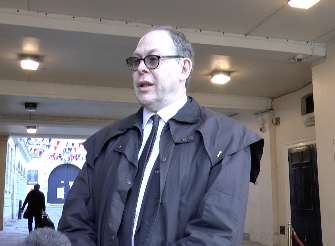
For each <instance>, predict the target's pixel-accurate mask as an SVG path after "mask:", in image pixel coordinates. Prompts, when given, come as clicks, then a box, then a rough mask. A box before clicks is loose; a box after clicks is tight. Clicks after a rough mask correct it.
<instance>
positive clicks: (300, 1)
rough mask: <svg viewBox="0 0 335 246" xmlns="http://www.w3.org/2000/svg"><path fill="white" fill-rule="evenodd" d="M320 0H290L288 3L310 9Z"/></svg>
mask: <svg viewBox="0 0 335 246" xmlns="http://www.w3.org/2000/svg"><path fill="white" fill-rule="evenodd" d="M319 1H320V0H289V1H288V5H290V6H291V7H293V8H299V9H309V8H310V7H312V6H313V5H315V4H317V3H318V2H319Z"/></svg>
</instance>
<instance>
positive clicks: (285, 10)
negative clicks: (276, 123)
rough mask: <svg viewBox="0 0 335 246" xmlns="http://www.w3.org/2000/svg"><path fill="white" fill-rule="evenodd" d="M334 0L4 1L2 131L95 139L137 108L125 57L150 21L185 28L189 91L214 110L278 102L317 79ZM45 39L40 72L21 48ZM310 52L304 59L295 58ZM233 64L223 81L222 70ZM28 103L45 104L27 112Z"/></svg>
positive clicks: (0, 23) (333, 32)
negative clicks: (292, 3)
mask: <svg viewBox="0 0 335 246" xmlns="http://www.w3.org/2000/svg"><path fill="white" fill-rule="evenodd" d="M334 13H335V1H331V0H321V1H320V2H319V3H318V4H317V5H316V6H314V7H313V8H311V9H310V10H297V9H292V8H290V7H288V5H287V1H286V0H272V1H268V0H253V1H244V0H234V1H228V0H208V1H200V0H185V1H175V0H171V1H153V0H148V1H129V0H124V1H113V0H98V1H90V0H72V1H69V0H67V1H64V0H58V1H50V0H30V1H27V0H25V1H19V0H2V1H0V85H1V86H0V118H1V123H0V132H3V133H9V134H22V133H24V126H25V125H26V124H28V123H34V122H37V123H38V124H39V127H40V134H44V135H48V134H52V135H72V136H73V135H80V136H86V135H88V134H91V133H92V132H94V131H96V130H97V129H98V128H100V127H101V126H103V125H106V124H108V123H110V122H112V121H113V120H116V119H120V118H122V117H124V116H126V115H128V114H129V113H132V112H134V111H136V109H137V107H138V105H137V104H136V100H135V98H134V97H133V95H132V92H131V90H132V89H131V87H132V82H131V78H130V75H129V72H128V70H127V68H126V66H125V63H124V59H125V57H127V56H128V55H129V54H131V53H132V51H133V49H134V48H135V46H136V43H137V40H138V37H139V36H140V35H141V33H143V32H144V31H145V30H147V29H148V28H149V27H150V25H156V24H160V25H172V26H176V27H178V28H181V29H183V30H184V31H185V32H186V35H188V37H189V38H190V40H191V41H192V42H193V44H194V48H195V52H196V59H195V64H196V65H195V69H194V73H193V75H192V82H191V87H190V88H189V92H190V94H191V95H192V96H194V97H196V98H197V99H198V100H199V101H200V102H201V103H202V104H204V105H206V106H209V107H211V108H213V109H215V110H218V111H221V112H226V113H228V114H231V115H233V114H235V113H240V114H241V113H246V112H247V113H255V112H258V111H262V110H266V109H268V108H270V107H271V105H270V103H271V99H272V98H276V97H279V96H281V95H284V94H287V93H289V92H292V91H294V90H296V89H298V88H301V87H303V86H305V85H306V84H308V83H310V82H311V81H312V74H311V66H312V64H313V62H316V61H319V60H320V59H322V58H323V57H324V55H325V54H326V47H327V45H328V44H330V43H333V41H334V40H335V24H334V23H335V15H334ZM27 37H32V38H35V40H37V41H38V44H39V48H38V52H37V53H38V54H40V55H42V56H43V63H42V65H41V69H40V70H38V71H37V72H35V73H27V72H23V71H22V70H20V69H19V67H18V61H17V55H18V54H19V53H22V52H23V50H22V47H23V42H24V40H26V39H27ZM298 54H302V57H303V61H302V62H300V63H297V62H294V61H293V60H292V57H294V56H296V55H298ZM219 68H221V69H226V70H229V71H233V73H232V81H231V82H230V83H228V84H226V85H224V86H214V85H212V84H210V83H209V74H210V73H211V71H213V70H214V69H219ZM25 101H36V102H38V103H39V107H38V111H37V112H36V113H34V114H33V117H32V118H31V119H29V118H28V114H27V112H25V111H24V107H23V103H24V102H25Z"/></svg>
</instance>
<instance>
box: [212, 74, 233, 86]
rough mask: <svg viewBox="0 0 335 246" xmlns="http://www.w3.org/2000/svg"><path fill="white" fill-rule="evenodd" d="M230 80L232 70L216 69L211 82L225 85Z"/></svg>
mask: <svg viewBox="0 0 335 246" xmlns="http://www.w3.org/2000/svg"><path fill="white" fill-rule="evenodd" d="M229 80H230V72H226V71H214V72H213V73H212V74H211V82H212V83H213V84H217V85H223V84H225V83H227V82H228V81H229Z"/></svg>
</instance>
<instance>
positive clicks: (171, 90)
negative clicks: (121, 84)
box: [133, 30, 186, 112]
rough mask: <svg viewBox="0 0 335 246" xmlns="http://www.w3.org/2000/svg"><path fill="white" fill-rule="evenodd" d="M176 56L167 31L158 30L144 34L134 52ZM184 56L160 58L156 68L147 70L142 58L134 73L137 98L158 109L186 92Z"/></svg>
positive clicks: (141, 102) (136, 54)
mask: <svg viewBox="0 0 335 246" xmlns="http://www.w3.org/2000/svg"><path fill="white" fill-rule="evenodd" d="M147 55H158V56H166V55H167V56H169V55H177V54H176V48H175V46H174V44H173V41H172V39H171V37H170V35H169V33H168V32H167V31H163V30H156V31H151V32H149V33H147V34H145V35H144V36H143V37H142V38H141V39H140V41H139V42H138V45H137V47H136V50H135V51H134V56H136V57H139V58H144V57H145V56H147ZM180 60H182V59H165V58H161V59H160V61H159V65H158V67H157V68H156V69H152V70H150V69H148V68H147V67H146V65H145V64H144V61H141V63H140V65H139V67H138V69H137V70H136V71H134V72H133V85H134V90H135V95H136V97H137V100H138V101H139V103H140V104H141V105H143V106H144V107H146V108H147V109H149V110H151V111H154V112H157V111H159V110H160V109H162V108H164V107H165V106H167V105H169V104H171V103H173V102H175V101H176V100H177V99H179V98H180V97H181V96H184V95H186V88H185V80H183V79H182V78H183V77H182V76H180V75H181V73H182V71H183V65H182V62H181V61H180Z"/></svg>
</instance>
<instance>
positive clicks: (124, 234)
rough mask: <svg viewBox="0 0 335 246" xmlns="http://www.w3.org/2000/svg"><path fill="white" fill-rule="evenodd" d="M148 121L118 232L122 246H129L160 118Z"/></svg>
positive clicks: (157, 116)
mask: <svg viewBox="0 0 335 246" xmlns="http://www.w3.org/2000/svg"><path fill="white" fill-rule="evenodd" d="M150 119H151V120H152V121H153V123H152V128H151V132H150V135H149V137H148V139H147V141H146V143H145V146H144V148H143V150H142V153H141V156H140V158H139V161H138V169H137V174H136V176H135V180H134V184H133V187H132V188H131V190H130V192H129V194H128V198H127V202H126V207H125V210H124V213H123V218H122V222H121V226H120V229H119V232H118V237H119V243H120V245H122V246H131V239H132V234H133V228H134V218H135V211H136V205H137V199H138V195H139V191H140V187H141V183H142V179H143V175H144V170H145V167H146V165H147V163H148V160H149V158H150V155H151V151H152V147H153V146H154V143H155V140H156V136H157V130H158V125H159V119H160V117H159V115H157V114H155V115H153V116H151V118H150ZM142 205H143V204H142ZM142 207H143V206H142ZM141 209H142V208H141Z"/></svg>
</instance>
